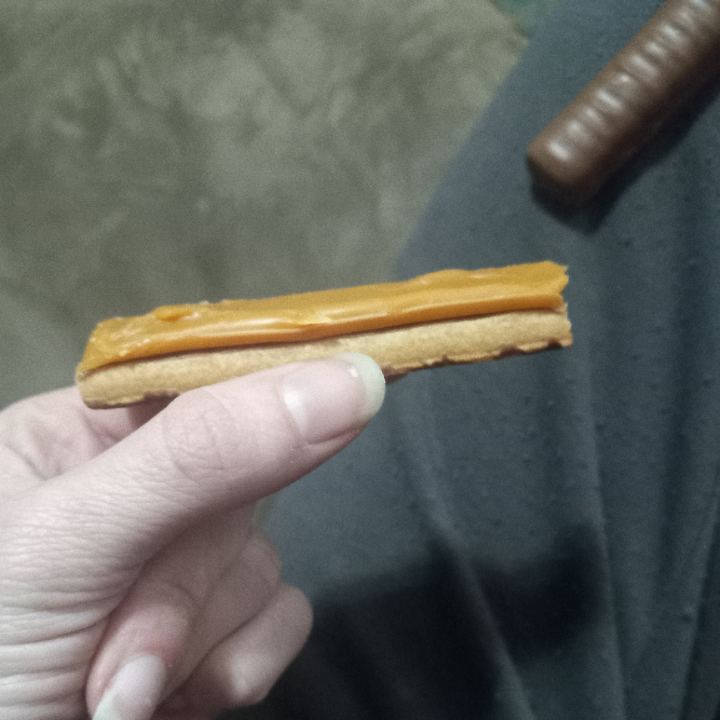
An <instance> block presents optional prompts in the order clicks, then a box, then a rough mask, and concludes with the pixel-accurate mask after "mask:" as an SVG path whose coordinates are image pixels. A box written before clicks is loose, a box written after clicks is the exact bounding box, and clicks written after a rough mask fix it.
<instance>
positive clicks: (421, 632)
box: [239, 0, 720, 720]
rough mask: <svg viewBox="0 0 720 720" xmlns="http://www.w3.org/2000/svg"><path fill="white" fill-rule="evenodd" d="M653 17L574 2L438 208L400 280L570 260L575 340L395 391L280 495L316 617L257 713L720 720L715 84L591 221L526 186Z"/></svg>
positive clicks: (625, 3) (397, 718)
mask: <svg viewBox="0 0 720 720" xmlns="http://www.w3.org/2000/svg"><path fill="white" fill-rule="evenodd" d="M657 6H658V2H656V1H655V0H603V2H598V0H566V1H565V3H564V4H563V7H562V9H561V10H560V11H559V13H558V14H557V15H556V16H554V19H553V21H552V22H551V23H550V24H548V25H547V26H546V27H544V28H543V29H542V30H541V31H540V32H538V34H537V35H536V36H535V38H534V40H533V42H532V43H531V44H530V47H529V49H528V51H527V52H526V54H525V56H524V57H523V59H522V60H521V63H520V64H519V66H518V67H517V68H516V70H515V71H514V72H513V73H512V74H511V77H510V79H509V80H508V82H507V83H506V84H505V85H504V86H503V87H502V88H501V90H500V91H499V94H498V95H497V97H496V99H495V101H494V103H493V104H492V106H491V108H490V110H489V111H488V113H487V114H486V115H485V117H484V118H483V119H482V120H481V121H480V123H479V124H478V125H477V127H476V129H475V131H474V132H473V134H472V136H471V138H470V140H469V142H468V143H467V145H466V146H465V148H464V149H463V151H462V152H461V153H460V155H459V157H458V159H457V161H456V163H455V164H454V165H453V167H452V168H451V170H450V172H449V174H448V176H447V178H446V180H445V182H444V183H443V184H442V185H441V187H440V189H439V190H438V192H437V194H436V195H435V197H434V199H433V201H432V202H431V203H430V205H429V207H428V209H427V212H426V213H425V215H424V219H423V221H422V222H421V224H420V226H419V228H418V230H417V232H416V234H415V235H414V237H413V239H412V240H411V242H410V243H409V245H408V247H407V248H406V250H405V252H404V254H403V257H402V261H401V264H400V275H401V276H403V277H408V276H411V275H415V274H418V273H422V272H428V271H431V270H437V269H440V268H443V267H482V266H495V265H504V264H508V263H516V262H527V261H534V260H541V259H552V260H555V261H558V262H563V263H566V264H568V266H569V274H570V278H571V280H570V286H569V289H568V292H567V298H568V300H569V305H570V315H571V319H572V320H573V323H574V331H575V345H574V347H573V348H571V349H569V350H563V351H560V352H558V353H546V354H543V355H538V356H534V357H530V358H516V359H510V360H504V361H502V362H498V363H492V364H487V365H477V366H470V367H461V368H445V369H442V370H437V371H431V372H424V373H418V374H416V375H414V376H411V377H408V378H406V379H404V380H403V381H401V382H399V383H397V384H395V385H393V386H391V387H389V388H388V398H387V402H386V406H385V407H384V408H383V409H382V411H381V413H380V415H379V416H378V417H377V418H376V419H375V420H374V421H373V422H372V423H371V426H370V427H369V428H368V429H367V431H366V432H365V433H364V435H363V436H362V437H361V438H360V439H359V440H358V441H357V442H356V443H354V444H353V445H352V446H351V447H350V448H348V450H347V451H345V452H343V453H342V454H341V455H340V456H339V457H337V458H335V459H334V460H333V461H331V462H330V463H328V464H327V465H326V466H324V467H323V468H321V469H320V470H319V471H317V472H316V473H314V474H313V475H311V476H310V477H309V478H308V479H306V480H304V481H302V482H300V483H298V484H297V485H295V486H294V487H292V488H289V489H288V490H287V491H285V492H283V493H282V494H281V496H280V498H279V500H278V503H277V505H276V507H275V508H274V510H273V513H272V514H271V517H270V525H269V527H270V530H271V533H272V535H273V537H274V538H275V539H276V541H277V542H278V544H279V546H280V548H281V551H282V553H283V556H284V559H285V572H286V577H287V580H288V581H290V582H293V583H297V584H298V585H299V586H300V587H302V588H303V589H304V590H305V591H306V592H307V593H308V594H309V596H310V597H311V599H312V600H313V602H314V603H315V607H316V611H317V616H316V629H315V631H314V635H313V638H312V640H311V642H310V644H309V645H308V647H307V649H306V650H305V651H304V653H303V655H302V656H301V658H300V660H299V661H298V662H297V663H296V664H295V665H294V666H293V667H292V668H291V670H290V671H289V672H288V674H287V675H286V677H285V679H284V681H283V683H281V685H280V686H279V687H278V688H277V689H276V691H275V692H274V694H273V695H272V696H271V697H270V699H269V700H268V702H267V703H266V708H267V710H266V712H275V713H277V716H278V717H292V718H308V719H309V718H312V719H313V720H323V719H324V718H328V719H329V718H337V717H342V718H353V719H354V718H357V719H363V720H366V719H368V720H369V719H370V718H373V719H375V718H382V719H387V720H390V719H392V720H402V719H405V718H407V719H410V718H412V719H413V720H418V719H423V718H427V719H428V720H430V719H431V718H432V719H433V720H440V719H447V720H459V719H460V718H488V719H492V720H496V719H497V720H499V719H501V718H502V719H503V720H521V719H522V720H565V719H567V720H571V719H572V720H577V719H578V718H584V719H590V720H714V719H715V718H717V716H718V711H719V707H720V705H719V699H720V594H719V592H720V537H719V536H718V533H719V527H720V525H719V523H718V519H719V518H720V510H719V506H718V503H719V500H720V479H719V477H718V469H719V467H720V437H719V436H720V284H719V283H718V282H717V278H718V276H719V273H720V242H719V238H720V211H719V208H720V183H719V182H718V180H719V179H720V101H718V97H717V96H718V87H716V86H714V87H711V88H708V89H706V91H705V92H704V93H703V94H702V95H701V97H699V98H698V99H697V100H696V101H695V102H694V103H692V105H691V106H690V107H689V108H687V109H686V110H685V112H684V113H683V114H682V116H681V117H679V118H678V119H677V120H676V121H674V122H673V123H672V124H671V126H670V127H668V128H667V129H666V131H665V132H664V133H663V134H662V135H661V137H659V138H658V139H657V141H656V142H654V143H653V145H652V147H650V148H649V149H648V150H647V151H646V152H644V153H643V154H642V155H641V156H640V157H639V158H637V159H636V160H635V161H634V162H632V163H631V165H630V166H629V167H627V168H626V169H625V171H624V172H623V173H622V174H621V176H619V177H618V178H617V179H616V180H615V181H614V182H613V183H612V184H611V186H610V187H608V188H607V191H606V192H605V193H604V194H603V195H602V196H601V197H600V198H598V200H597V201H596V202H595V203H594V204H593V205H592V206H590V207H588V208H587V209H585V210H584V211H581V212H576V213H567V212H563V211H560V210H558V209H557V208H553V207H551V206H549V205H547V204H546V203H544V202H543V201H542V200H541V199H540V198H538V197H536V196H535V195H534V193H533V191H532V188H531V184H530V179H529V177H528V173H527V171H526V169H525V166H524V150H525V148H526V147H527V145H528V143H529V142H530V141H531V140H532V138H533V137H534V136H535V135H536V134H537V133H538V132H539V131H540V130H541V129H542V128H543V127H544V125H545V124H546V123H547V122H548V121H549V120H550V118H551V117H552V116H553V115H554V114H556V113H557V112H558V111H559V110H560V109H561V108H562V107H563V106H564V105H565V104H566V103H567V102H569V101H570V100H571V99H572V98H573V97H574V96H575V94H576V93H577V92H578V91H579V90H580V89H581V88H582V87H583V85H584V84H585V83H587V82H588V81H589V80H590V79H591V78H592V77H593V76H594V74H595V73H596V72H597V71H598V70H599V69H600V68H601V67H602V65H603V64H604V63H605V62H606V61H607V60H609V59H610V57H612V55H613V54H614V53H615V52H616V51H617V50H618V49H620V48H621V47H622V46H623V45H624V44H625V42H626V41H627V40H628V39H629V38H630V37H631V36H632V35H633V34H634V33H635V32H636V31H637V29H638V28H639V27H640V26H641V25H642V24H643V22H644V21H645V20H646V19H647V18H648V17H650V15H651V14H652V12H653V11H654V10H655V9H656V8H657ZM253 712H257V713H260V712H261V711H260V710H258V711H252V712H251V713H249V714H248V715H247V717H253V714H252V713H253ZM259 716H260V717H261V716H262V715H259ZM239 717H245V716H244V715H240V716H239Z"/></svg>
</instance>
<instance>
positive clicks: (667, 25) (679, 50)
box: [527, 0, 720, 205]
mask: <svg viewBox="0 0 720 720" xmlns="http://www.w3.org/2000/svg"><path fill="white" fill-rule="evenodd" d="M718 72H720V0H667V2H665V3H664V5H663V6H662V7H661V8H660V9H659V10H658V12H657V13H655V15H653V17H652V18H651V19H650V20H649V21H648V22H647V23H646V24H645V25H644V26H643V28H642V29H641V30H640V32H639V33H638V34H637V35H636V36H635V37H634V38H633V39H632V40H631V41H630V42H629V43H628V45H627V46H626V47H625V48H624V49H623V50H621V51H620V52H619V53H618V54H617V55H616V56H615V57H614V58H613V59H612V60H611V61H610V62H609V63H608V64H607V65H606V66H605V68H603V70H601V71H600V73H599V74H598V75H597V76H596V77H595V78H594V79H593V80H592V82H591V83H590V84H589V85H588V86H587V87H586V88H585V89H584V90H583V91H582V92H581V93H580V94H579V95H578V97H577V98H576V99H575V100H574V101H573V102H572V103H571V104H570V105H568V106H567V107H566V108H565V109H564V110H562V112H560V114H559V115H557V117H555V119H554V120H552V122H550V124H549V125H548V126H547V127H546V128H545V129H544V130H543V131H542V132H541V133H540V134H539V135H538V136H537V137H536V138H535V140H534V141H533V142H532V143H531V144H530V146H529V147H528V150H527V162H528V166H529V168H530V170H531V172H532V175H533V178H534V181H535V183H536V185H537V186H539V187H540V188H542V189H544V190H545V191H547V192H549V193H550V194H552V195H553V196H555V197H556V198H557V199H559V200H560V201H562V202H564V203H566V204H570V205H581V204H583V203H585V202H587V201H589V200H590V199H591V198H592V197H593V196H594V195H595V194H596V193H597V192H598V191H599V190H600V189H601V188H602V187H603V185H605V183H606V182H607V181H608V180H609V178H610V177H611V176H612V175H613V174H614V173H615V172H616V171H617V170H618V169H619V168H620V167H621V166H622V165H623V164H624V163H625V162H626V161H627V160H628V159H629V158H630V157H631V156H633V155H634V154H635V153H636V152H637V151H638V150H639V149H640V148H641V147H643V146H644V145H645V144H646V143H647V142H649V141H650V140H651V139H652V137H653V136H654V135H655V134H656V133H657V132H658V131H659V130H660V128H661V127H662V126H663V125H664V124H665V123H666V122H667V120H668V119H669V118H670V117H672V116H673V115H674V114H675V113H676V112H677V111H678V110H679V109H680V107H681V106H682V105H683V104H684V103H685V102H687V101H688V100H689V99H690V98H691V97H692V96H693V95H695V94H696V93H697V92H698V91H699V90H700V88H701V87H702V86H703V85H705V84H706V83H707V82H708V81H709V80H710V79H711V78H712V77H713V76H714V75H716V74H717V73H718Z"/></svg>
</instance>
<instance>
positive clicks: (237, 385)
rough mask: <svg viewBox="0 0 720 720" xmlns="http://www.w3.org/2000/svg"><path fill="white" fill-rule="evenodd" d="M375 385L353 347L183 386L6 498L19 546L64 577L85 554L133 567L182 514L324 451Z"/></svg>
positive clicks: (339, 440) (296, 468) (239, 499)
mask: <svg viewBox="0 0 720 720" xmlns="http://www.w3.org/2000/svg"><path fill="white" fill-rule="evenodd" d="M383 394H384V379H383V377H382V373H381V371H380V369H379V368H378V367H377V365H376V364H375V363H374V362H373V361H372V360H370V359H369V358H366V357H365V356H362V355H342V356H337V357H335V358H332V359H329V360H323V361H316V362H309V363H300V364H296V365H290V366H285V367H282V368H274V369H273V370H269V371H265V372H260V373H256V374H254V375H249V376H246V377H243V378H237V379H234V380H230V381H227V382H224V383H220V384H218V385H214V386H210V387H207V388H203V389H200V390H197V391H192V392H188V393H186V394H185V395H182V396H180V397H179V398H177V399H176V400H175V401H173V402H172V403H171V404H170V405H169V406H168V407H167V408H165V410H163V411H162V412H160V413H159V414H158V415H156V416H155V417H154V418H152V419H151V420H150V421H148V422H147V423H146V424H145V425H143V426H142V427H141V428H139V429H138V430H137V431H136V432H134V433H132V434H131V435H129V436H128V437H127V438H125V439H124V440H122V441H121V442H119V443H118V444H117V445H115V446H113V447H111V448H109V449H108V450H106V451H105V452H103V453H102V454H101V455H99V456H97V457H96V458H94V459H93V460H91V461H90V462H88V463H86V464H85V465H83V466H81V467H79V468H76V469H74V470H72V471H70V472H68V473H66V474H65V475H64V476H61V477H59V478H56V479H54V480H50V481H48V482H45V483H43V484H42V485H41V486H40V487H39V488H38V489H37V491H36V492H35V493H34V495H33V498H32V502H31V503H28V505H27V507H26V508H25V511H24V512H23V508H22V507H18V508H14V515H13V518H12V521H13V523H14V524H15V525H16V526H20V527H21V528H22V529H23V531H24V536H23V538H22V540H21V542H23V543H24V547H23V551H24V552H26V551H28V547H27V543H37V542H41V543H42V548H40V547H38V548H37V550H38V552H39V551H40V550H42V555H43V558H44V559H45V560H44V561H45V562H46V563H49V564H52V566H53V567H55V566H56V564H57V563H60V562H62V563H63V567H64V568H65V574H66V576H67V577H73V574H74V573H78V574H80V575H81V576H82V577H85V576H86V572H87V564H88V562H91V563H92V565H93V567H94V568H95V569H96V571H97V572H98V573H103V572H104V573H106V574H107V575H110V574H113V573H117V572H120V573H122V572H126V573H127V572H136V571H138V569H139V568H140V567H141V566H142V564H143V563H144V562H146V561H147V560H148V559H149V557H150V556H151V555H153V554H154V553H155V552H156V551H157V550H158V549H159V548H160V547H162V546H164V545H165V544H167V542H169V540H170V539H172V538H173V537H174V536H176V535H177V534H178V533H179V532H181V531H182V530H183V529H185V528H187V527H188V526H191V525H194V524H196V523H198V522H200V521H202V519H203V518H206V517H208V516H210V515H212V514H215V513H218V512H222V511H224V510H226V509H227V508H228V507H230V506H239V505H244V504H249V503H251V502H253V501H254V500H256V499H258V498H260V497H262V496H264V495H267V494H270V493H272V492H274V491H276V490H278V489H280V488H281V487H283V486H284V485H287V484H288V483H290V482H292V481H294V480H296V479H298V478H299V477H301V476H302V475H304V474H306V473H307V472H309V471H310V470H312V469H313V468H314V467H316V466H317V465H318V464H320V463H321V462H323V461H324V460H326V459H327V458H329V457H330V456H331V455H333V454H334V453H336V452H337V451H338V450H340V449H341V448H342V447H344V446H345V445H346V444H347V443H348V442H350V440H352V438H354V437H355V436H356V435H357V434H358V433H359V432H360V430H361V429H362V427H363V426H364V425H365V423H366V422H367V421H368V419H369V418H370V417H371V416H372V415H373V414H374V413H375V412H376V411H377V409H378V407H379V405H380V404H381V402H382V398H383ZM33 528H42V532H41V533H40V534H41V537H38V536H37V535H35V534H34V533H33V532H32V529H33ZM79 528H81V529H82V533H81V534H80V533H79ZM79 535H81V536H80V537H78V536H79ZM68 538H72V539H73V553H72V554H71V556H70V557H68V552H67V541H68ZM36 573H37V569H35V572H34V574H33V578H32V580H33V582H37V574H36Z"/></svg>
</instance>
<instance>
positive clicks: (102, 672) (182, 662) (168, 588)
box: [87, 509, 280, 708]
mask: <svg viewBox="0 0 720 720" xmlns="http://www.w3.org/2000/svg"><path fill="white" fill-rule="evenodd" d="M250 521H251V510H250V509H245V510H243V511H240V512H235V511H233V512H231V513H228V514H226V515H225V516H224V517H221V518H218V519H214V520H213V522H211V523H206V524H205V525H204V526H202V527H198V528H193V529H192V530H190V531H188V532H187V533H185V534H183V536H182V537H181V538H179V540H178V541H177V542H175V543H173V545H172V548H168V549H167V550H166V551H164V552H163V553H161V554H160V555H159V556H157V557H156V558H154V559H153V560H152V561H151V562H150V563H149V564H148V565H147V566H146V568H145V569H144V571H143V573H142V575H141V576H140V577H139V578H138V580H137V582H136V583H135V585H134V586H133V588H132V589H131V590H130V592H129V593H128V595H127V596H126V597H125V599H124V600H123V602H122V604H121V605H120V606H119V607H118V608H117V610H116V611H115V612H114V613H113V616H112V618H111V620H110V623H109V626H108V628H107V629H106V632H105V635H104V637H103V640H102V642H101V644H100V647H99V649H98V652H97V654H96V657H95V660H94V661H93V666H92V669H91V672H90V675H89V679H88V684H87V698H88V705H89V707H91V708H94V707H96V706H97V705H98V703H99V701H100V698H101V696H102V694H103V693H104V692H105V690H106V689H107V688H108V687H109V686H110V685H111V680H112V678H113V677H114V676H115V675H116V674H117V673H118V671H119V670H120V669H121V668H122V667H123V666H124V665H125V664H127V663H128V662H131V661H132V660H133V659H134V658H139V657H154V658H158V659H159V660H160V661H161V663H162V667H164V668H165V670H166V672H165V673H164V675H166V677H162V678H160V681H161V684H162V687H161V688H159V689H158V692H160V691H162V689H163V688H166V691H167V690H169V689H171V688H174V687H177V686H179V685H180V684H181V683H182V682H183V681H184V680H185V679H186V678H187V677H188V676H189V675H190V674H191V673H192V671H193V670H194V668H195V666H196V665H197V664H198V663H199V662H200V661H201V659H202V658H203V657H204V656H205V655H206V654H207V653H208V652H209V650H210V649H211V648H212V647H213V646H214V645H215V644H217V643H218V642H220V641H221V640H222V639H223V638H224V637H225V636H227V635H229V634H231V633H232V632H234V631H235V630H236V629H237V628H238V627H240V626H241V625H243V624H244V623H246V622H247V621H248V620H249V619H250V618H252V617H253V616H254V615H256V614H257V613H258V612H259V611H260V610H261V609H262V607H263V606H264V605H265V604H266V603H267V602H268V600H269V599H270V598H271V597H272V595H273V594H274V593H275V592H276V590H277V588H278V586H279V584H280V561H279V558H278V555H277V551H276V550H275V548H274V546H273V545H272V544H271V543H270V541H269V540H268V539H267V538H266V537H265V536H264V535H263V534H262V533H261V532H260V531H258V530H256V529H253V528H252V525H251V522H250ZM111 695H112V694H111ZM108 702H112V699H110V700H108ZM108 702H106V703H105V704H106V705H107V704H108Z"/></svg>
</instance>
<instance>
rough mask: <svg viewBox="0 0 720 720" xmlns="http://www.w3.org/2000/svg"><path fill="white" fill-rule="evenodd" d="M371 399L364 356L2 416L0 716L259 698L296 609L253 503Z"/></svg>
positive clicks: (343, 433) (110, 712)
mask: <svg viewBox="0 0 720 720" xmlns="http://www.w3.org/2000/svg"><path fill="white" fill-rule="evenodd" d="M383 393H384V382H383V378H382V374H381V372H380V370H379V368H378V367H377V365H375V363H374V362H372V361H371V360H369V359H368V358H366V357H365V356H362V355H340V356H337V357H335V358H332V359H330V360H325V361H317V362H311V363H300V364H296V365H288V366H284V367H281V368H275V369H273V370H269V371H265V372H261V373H256V374H254V375H250V376H247V377H244V378H238V379H235V380H230V381H228V382H225V383H221V384H218V385H214V386H210V387H207V388H203V389H200V390H195V391H192V392H189V393H186V394H185V395H182V396H180V397H179V398H177V399H176V400H174V401H172V402H171V403H169V404H168V403H156V404H155V405H151V406H141V407H138V408H134V409H133V408H128V409H116V410H94V411H93V410H89V409H87V408H86V407H85V406H84V405H83V404H82V402H81V400H80V398H79V396H78V394H77V392H76V391H75V389H67V390H61V391H58V392H54V393H49V394H47V395H41V396H38V397H35V398H31V399H29V400H26V401H23V402H21V403H18V404H17V405H14V406H11V407H10V408H8V409H7V410H5V411H4V412H3V413H0V717H2V718H3V720H44V719H46V718H47V719H48V720H81V719H83V718H87V716H88V712H90V713H95V714H94V717H95V718H97V719H98V720H99V719H100V718H102V720H150V718H154V719H156V720H160V719H161V718H170V717H172V718H173V720H196V719H199V718H206V717H208V716H209V715H210V714H212V713H213V712H216V711H218V710H221V709H224V708H226V707H232V706H239V705H243V704H249V703H251V702H254V701H257V700H259V699H261V698H262V697H263V696H264V694H265V693H266V692H267V691H268V690H269V688H270V686H271V685H272V683H273V682H274V681H275V680H276V679H277V677H278V676H279V675H280V673H281V672H282V671H283V670H284V668H285V667H286V666H287V664H288V663H289V662H290V661H291V660H292V658H293V657H294V656H295V654H296V653H297V652H298V651H299V649H300V648H301V646H302V644H303V643H304V641H305V638H306V636H307V633H308V632H309V627H310V622H311V613H310V609H309V606H308V603H307V600H306V599H305V598H304V596H303V595H302V594H301V593H300V592H299V591H297V590H295V589H292V588H290V587H288V586H285V585H283V584H282V583H281V581H280V565H279V561H278V557H277V553H276V551H275V549H274V548H273V546H272V544H271V543H270V542H269V540H267V539H266V538H265V537H264V536H263V535H262V534H261V533H260V532H259V531H258V530H257V529H255V528H254V527H253V524H252V522H251V518H252V509H253V503H254V502H255V501H257V500H258V499H260V498H262V497H264V496H266V495H268V494H270V493H273V492H275V491H277V490H279V489H280V488H282V487H283V486H285V485H287V484H288V483H291V482H293V481H294V480H297V479H298V478H300V477H301V476H303V475H305V474H306V473H307V472H309V471H310V470H312V469H313V468H315V467H316V466H317V465H319V464H320V463H322V462H323V461H325V460H326V459H327V458H329V457H330V456H331V455H333V454H334V453H336V452H338V450H340V449H341V448H343V447H344V446H345V445H347V443H349V442H350V441H351V440H352V439H353V438H354V437H356V436H357V435H358V434H359V432H360V431H361V429H362V427H363V426H364V425H365V423H366V422H367V421H368V419H369V418H370V417H371V416H372V415H373V414H374V413H375V412H376V411H377V409H378V408H379V406H380V404H381V403H382V397H383ZM158 708H159V709H158Z"/></svg>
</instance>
